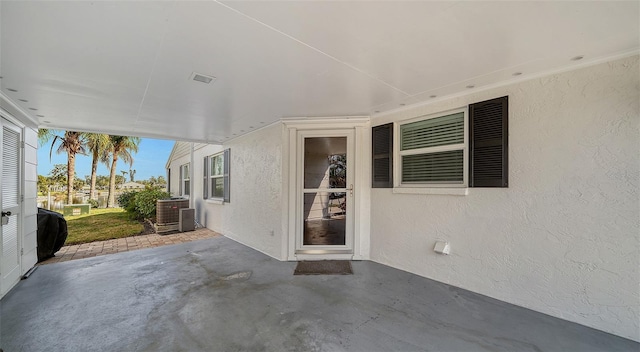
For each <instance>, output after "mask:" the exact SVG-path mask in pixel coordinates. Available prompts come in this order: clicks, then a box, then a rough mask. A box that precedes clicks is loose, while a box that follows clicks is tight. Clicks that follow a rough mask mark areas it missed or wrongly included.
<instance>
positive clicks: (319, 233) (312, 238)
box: [303, 137, 347, 246]
mask: <svg viewBox="0 0 640 352" xmlns="http://www.w3.org/2000/svg"><path fill="white" fill-rule="evenodd" d="M304 188H305V191H304V192H303V197H304V199H303V207H304V208H303V220H304V225H303V245H305V246H313V245H318V246H344V245H346V226H345V225H346V216H347V214H346V210H347V193H346V192H333V191H332V190H334V189H337V188H338V189H339V188H341V189H344V188H347V137H308V138H305V139H304Z"/></svg>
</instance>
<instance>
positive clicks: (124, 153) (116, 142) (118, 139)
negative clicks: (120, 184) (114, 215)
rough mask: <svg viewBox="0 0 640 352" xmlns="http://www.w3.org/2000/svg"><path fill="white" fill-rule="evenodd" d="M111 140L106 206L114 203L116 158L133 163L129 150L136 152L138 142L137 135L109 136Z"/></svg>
mask: <svg viewBox="0 0 640 352" xmlns="http://www.w3.org/2000/svg"><path fill="white" fill-rule="evenodd" d="M109 139H110V140H111V146H110V151H109V152H110V153H111V173H110V175H109V199H108V200H107V208H113V206H114V204H115V203H116V199H115V198H116V166H117V163H118V159H119V158H121V159H122V160H124V162H126V163H128V164H129V165H133V156H131V152H134V153H137V152H138V145H139V144H140V138H139V137H127V136H109Z"/></svg>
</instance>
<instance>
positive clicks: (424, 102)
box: [371, 49, 640, 126]
mask: <svg viewBox="0 0 640 352" xmlns="http://www.w3.org/2000/svg"><path fill="white" fill-rule="evenodd" d="M635 55H640V50H638V49H634V50H630V51H623V52H621V53H618V54H614V55H610V56H606V57H600V58H596V59H593V60H587V61H584V62H582V63H580V64H573V65H570V66H564V67H561V68H557V69H550V70H546V71H541V72H536V73H533V74H530V75H529V74H524V75H522V76H518V77H517V78H513V79H509V80H506V81H500V82H496V83H493V84H487V85H482V86H479V87H476V88H473V89H465V90H460V91H458V92H454V93H451V94H444V95H438V97H436V98H429V95H431V94H433V93H435V94H437V92H438V91H441V90H442V89H446V88H448V87H452V86H453V87H455V86H459V87H464V86H466V85H467V84H470V83H473V81H477V80H478V79H479V78H481V77H483V76H484V75H481V76H478V77H474V78H473V79H471V80H465V81H460V82H456V83H453V84H448V85H446V86H441V87H437V88H434V89H430V90H428V91H424V92H420V93H418V94H414V95H411V96H409V97H405V98H403V99H401V100H402V101H407V100H411V99H417V100H418V101H417V102H415V103H410V104H406V105H404V106H400V107H396V108H392V109H389V110H385V111H380V112H379V113H371V120H372V121H373V120H379V119H383V118H385V117H390V116H393V115H395V114H398V113H403V112H407V111H410V110H413V109H416V108H421V107H425V106H429V105H431V104H435V103H439V102H442V101H448V100H452V99H456V98H460V97H464V96H469V95H472V94H478V93H482V92H485V91H489V90H492V89H496V88H501V87H507V86H510V85H512V84H518V83H522V82H526V81H530V80H534V79H538V78H543V77H547V76H551V75H557V74H562V73H565V72H571V71H575V70H579V69H582V68H586V67H590V66H595V65H599V64H602V63H607V62H611V61H615V60H619V59H623V58H626V57H631V56H635ZM513 70H516V71H517V70H518V69H517V67H516V68H513ZM513 70H512V71H513ZM491 73H493V72H491ZM491 73H489V74H491ZM396 101H400V100H396ZM391 104H393V103H384V104H380V105H376V106H374V107H372V108H371V111H376V110H384V109H385V107H386V106H390V105H391ZM382 121H384V120H382ZM382 121H381V122H380V123H377V121H376V124H375V125H378V124H384V122H382ZM375 125H374V126H375Z"/></svg>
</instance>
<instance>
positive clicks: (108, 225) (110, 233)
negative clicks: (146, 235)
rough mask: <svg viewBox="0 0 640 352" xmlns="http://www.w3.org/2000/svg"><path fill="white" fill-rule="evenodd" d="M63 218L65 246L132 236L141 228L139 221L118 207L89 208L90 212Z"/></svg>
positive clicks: (138, 232)
mask: <svg viewBox="0 0 640 352" xmlns="http://www.w3.org/2000/svg"><path fill="white" fill-rule="evenodd" d="M65 219H66V220H67V228H68V230H69V235H68V236H67V241H66V242H65V243H64V244H65V246H67V245H71V244H80V243H88V242H94V241H104V240H110V239H114V238H122V237H129V236H134V235H138V234H140V232H141V231H142V230H143V226H142V224H141V223H140V222H139V221H136V220H130V219H129V214H127V213H126V212H125V211H124V210H123V209H120V208H110V209H91V213H90V214H86V215H77V216H65Z"/></svg>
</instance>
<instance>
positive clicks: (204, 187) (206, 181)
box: [202, 156, 209, 199]
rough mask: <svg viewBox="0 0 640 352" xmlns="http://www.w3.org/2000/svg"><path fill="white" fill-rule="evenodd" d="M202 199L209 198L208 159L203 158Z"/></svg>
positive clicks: (206, 157)
mask: <svg viewBox="0 0 640 352" xmlns="http://www.w3.org/2000/svg"><path fill="white" fill-rule="evenodd" d="M202 178H203V180H202V199H207V198H209V192H208V191H209V157H208V156H205V157H204V166H203V167H202Z"/></svg>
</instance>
